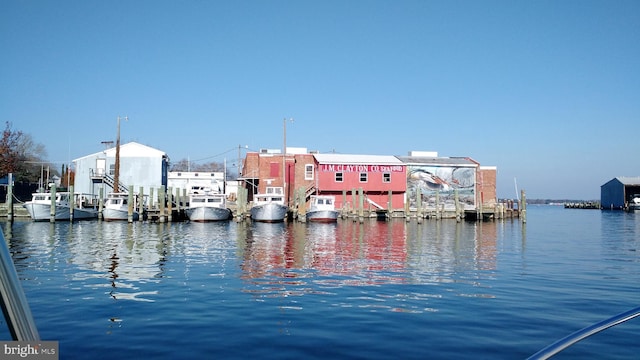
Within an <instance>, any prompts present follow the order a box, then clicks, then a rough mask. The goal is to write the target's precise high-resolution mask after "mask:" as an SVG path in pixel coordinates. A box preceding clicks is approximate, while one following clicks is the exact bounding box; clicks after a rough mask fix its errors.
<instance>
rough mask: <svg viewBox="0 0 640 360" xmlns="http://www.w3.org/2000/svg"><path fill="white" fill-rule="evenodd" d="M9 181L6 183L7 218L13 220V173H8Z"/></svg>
mask: <svg viewBox="0 0 640 360" xmlns="http://www.w3.org/2000/svg"><path fill="white" fill-rule="evenodd" d="M8 177H9V182H8V184H7V199H6V201H5V202H6V203H7V220H8V221H9V222H10V223H11V222H13V173H9V175H8Z"/></svg>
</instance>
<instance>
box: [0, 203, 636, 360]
mask: <svg viewBox="0 0 640 360" xmlns="http://www.w3.org/2000/svg"><path fill="white" fill-rule="evenodd" d="M1 225H2V229H3V231H4V235H5V239H6V241H7V244H8V246H9V250H10V252H11V255H12V257H13V260H14V263H15V266H16V270H17V272H18V275H19V278H20V280H21V284H22V287H23V289H24V292H25V294H26V297H27V299H28V301H29V306H30V308H31V311H32V313H33V316H34V318H35V321H36V325H37V327H38V331H39V333H40V337H41V339H42V340H50V341H58V342H59V356H60V358H61V359H124V358H148V359H204V358H208V359H214V358H220V359H245V358H255V359H326V358H338V359H478V358H480V359H524V358H527V357H528V356H530V355H532V354H534V353H535V352H536V351H538V350H540V349H542V348H544V347H545V346H547V345H549V344H551V343H553V342H555V341H556V340H558V339H560V338H562V337H564V336H566V335H569V334H570V333H572V332H574V331H577V330H579V329H581V328H584V327H587V326H589V325H592V324H594V323H596V322H599V321H601V320H604V319H607V318H609V317H612V316H614V315H617V314H619V313H622V312H625V311H627V310H629V309H632V308H634V307H637V306H639V305H640V291H639V290H640V289H639V288H640V213H638V214H634V213H625V212H616V211H600V210H584V209H582V210H577V209H564V208H563V207H561V206H529V207H528V209H527V222H526V223H522V222H521V221H520V219H517V218H516V219H504V220H496V221H486V222H456V221H455V220H425V221H424V222H422V223H417V222H416V221H415V220H411V221H409V222H407V221H405V220H404V219H394V220H391V221H376V220H375V219H371V220H368V219H367V220H365V221H364V222H363V223H359V222H354V221H352V220H339V221H338V223H336V224H313V223H306V224H305V223H280V224H268V223H251V222H242V223H236V222H222V223H188V222H185V223H142V222H140V223H132V224H129V223H126V222H99V221H79V222H74V223H72V224H70V223H68V222H57V223H54V224H51V223H48V222H44V223H39V222H38V223H36V222H31V221H15V222H14V223H13V224H9V223H7V222H2V223H1ZM639 335H640V318H636V319H632V320H630V321H627V322H625V323H622V324H620V325H617V326H615V327H613V328H610V329H608V330H606V331H603V332H601V333H598V334H596V335H594V336H592V337H590V338H588V339H585V340H583V341H581V342H578V343H577V344H575V345H574V346H572V347H570V348H568V349H566V350H564V351H562V352H561V353H560V354H558V355H557V356H556V358H558V359H584V358H615V359H627V358H630V359H631V358H638V354H640V342H638V341H637V338H638V336H639ZM0 336H2V338H3V339H7V340H10V339H11V336H10V333H9V330H8V329H7V324H6V321H4V319H2V324H0Z"/></svg>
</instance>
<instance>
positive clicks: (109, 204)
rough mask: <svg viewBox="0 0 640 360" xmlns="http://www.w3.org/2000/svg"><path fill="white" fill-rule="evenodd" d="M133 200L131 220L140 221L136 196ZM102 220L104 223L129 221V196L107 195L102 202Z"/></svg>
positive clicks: (122, 194)
mask: <svg viewBox="0 0 640 360" xmlns="http://www.w3.org/2000/svg"><path fill="white" fill-rule="evenodd" d="M133 198H134V201H133V204H132V205H133V209H132V210H133V213H132V220H133V221H138V220H139V219H140V211H139V209H138V206H137V204H136V198H137V195H134V196H133ZM102 219H103V220H106V221H116V220H129V194H127V193H109V194H108V195H107V199H106V200H105V201H104V208H103V209H102Z"/></svg>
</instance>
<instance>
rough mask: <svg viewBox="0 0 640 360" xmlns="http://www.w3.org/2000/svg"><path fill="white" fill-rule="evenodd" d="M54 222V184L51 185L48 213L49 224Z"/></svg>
mask: <svg viewBox="0 0 640 360" xmlns="http://www.w3.org/2000/svg"><path fill="white" fill-rule="evenodd" d="M55 221H56V184H53V185H51V211H50V212H49V222H55Z"/></svg>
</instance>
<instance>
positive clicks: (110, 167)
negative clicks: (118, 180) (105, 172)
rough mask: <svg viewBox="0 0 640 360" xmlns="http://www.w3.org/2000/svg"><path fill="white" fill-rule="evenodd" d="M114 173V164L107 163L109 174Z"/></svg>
mask: <svg viewBox="0 0 640 360" xmlns="http://www.w3.org/2000/svg"><path fill="white" fill-rule="evenodd" d="M115 174H116V164H111V165H109V175H115Z"/></svg>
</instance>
